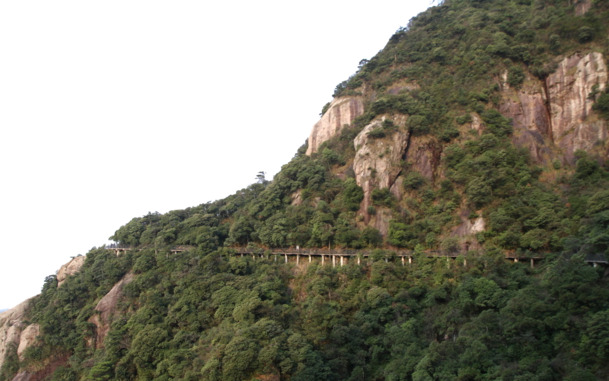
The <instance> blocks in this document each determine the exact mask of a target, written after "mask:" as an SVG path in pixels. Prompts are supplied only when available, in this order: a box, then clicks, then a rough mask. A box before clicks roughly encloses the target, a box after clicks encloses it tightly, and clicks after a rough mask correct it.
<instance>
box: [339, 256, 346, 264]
mask: <svg viewBox="0 0 609 381" xmlns="http://www.w3.org/2000/svg"><path fill="white" fill-rule="evenodd" d="M344 264H345V263H344V262H343V256H342V255H341V256H340V266H341V267H342V266H343V265H344Z"/></svg>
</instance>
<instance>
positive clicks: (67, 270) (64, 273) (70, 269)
mask: <svg viewBox="0 0 609 381" xmlns="http://www.w3.org/2000/svg"><path fill="white" fill-rule="evenodd" d="M84 263H85V257H84V256H82V255H79V256H77V257H74V258H72V260H71V261H70V262H68V263H66V264H64V265H63V266H61V267H60V268H59V270H57V275H56V276H57V286H58V287H59V286H61V285H62V284H63V283H64V282H65V281H66V279H68V277H69V276H71V275H74V274H76V273H77V272H79V271H80V268H81V267H82V265H83V264H84Z"/></svg>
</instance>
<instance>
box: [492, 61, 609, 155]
mask: <svg viewBox="0 0 609 381" xmlns="http://www.w3.org/2000/svg"><path fill="white" fill-rule="evenodd" d="M506 78H507V73H506V74H505V75H504V78H503V80H502V81H501V87H502V98H503V102H502V104H501V107H500V110H501V112H502V113H503V114H504V115H505V116H507V117H509V118H511V119H512V121H513V125H514V138H513V140H514V143H515V144H516V145H519V146H522V147H525V148H527V149H528V151H529V152H530V154H531V157H532V158H533V159H534V160H535V161H537V162H538V163H544V162H546V163H547V162H548V161H549V160H550V159H559V160H561V161H563V162H564V163H573V161H574V153H575V152H576V151H577V150H584V151H588V152H590V151H593V150H595V149H596V148H598V147H600V146H599V145H603V144H605V143H604V140H605V139H606V137H607V122H606V121H605V120H601V119H599V118H598V117H597V115H596V114H595V113H593V112H592V105H593V104H594V100H595V99H594V96H593V94H594V92H595V91H596V92H599V91H602V90H604V88H605V84H606V82H607V64H606V62H605V59H604V58H603V55H602V54H601V53H598V52H591V53H587V54H580V53H577V54H574V55H571V56H569V57H564V58H562V59H561V60H560V61H559V62H558V63H557V68H556V70H555V71H554V72H553V73H551V74H550V75H549V76H548V77H547V78H546V79H545V81H542V80H538V79H534V78H533V77H532V76H531V75H529V76H528V77H527V80H526V82H525V83H524V85H523V86H522V87H521V88H519V89H513V88H510V86H509V85H508V84H507V82H506ZM601 148H602V149H601V151H602V152H600V154H601V155H602V156H605V157H606V155H607V150H606V147H601Z"/></svg>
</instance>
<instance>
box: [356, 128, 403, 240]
mask: <svg viewBox="0 0 609 381" xmlns="http://www.w3.org/2000/svg"><path fill="white" fill-rule="evenodd" d="M382 122H383V121H382V120H375V121H373V122H372V123H370V124H369V125H367V126H366V127H364V129H363V130H362V131H361V132H360V133H359V134H358V135H357V136H356V137H355V140H354V141H353V143H354V145H355V149H356V153H355V158H354V159H353V171H354V172H355V181H356V182H357V185H359V186H360V187H362V189H363V191H364V201H363V202H362V211H363V212H364V214H367V213H366V211H367V210H368V207H369V206H370V205H371V203H370V198H371V194H372V191H373V190H374V189H376V188H391V187H392V186H393V184H394V183H395V182H396V179H397V177H398V175H399V174H400V172H401V171H402V159H403V158H404V156H405V155H406V151H407V149H408V141H409V133H408V132H406V131H404V130H403V129H402V128H398V129H397V131H396V132H394V133H393V134H392V135H391V136H389V137H385V138H382V139H374V138H372V137H370V136H369V133H370V132H371V131H372V130H374V129H376V128H381V126H382ZM394 122H396V121H394ZM397 124H399V123H397ZM377 229H379V227H378V226H377ZM379 230H381V233H382V232H383V230H386V229H383V228H382V227H381V229H379Z"/></svg>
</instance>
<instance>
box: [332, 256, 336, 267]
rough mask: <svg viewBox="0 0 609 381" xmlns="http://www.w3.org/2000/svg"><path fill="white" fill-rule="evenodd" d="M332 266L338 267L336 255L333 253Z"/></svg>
mask: <svg viewBox="0 0 609 381" xmlns="http://www.w3.org/2000/svg"><path fill="white" fill-rule="evenodd" d="M332 267H336V255H332Z"/></svg>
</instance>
